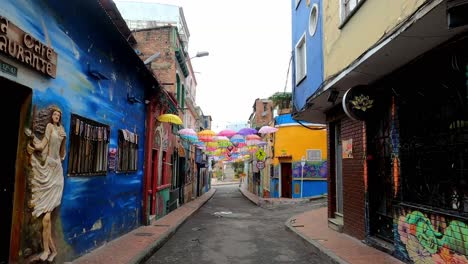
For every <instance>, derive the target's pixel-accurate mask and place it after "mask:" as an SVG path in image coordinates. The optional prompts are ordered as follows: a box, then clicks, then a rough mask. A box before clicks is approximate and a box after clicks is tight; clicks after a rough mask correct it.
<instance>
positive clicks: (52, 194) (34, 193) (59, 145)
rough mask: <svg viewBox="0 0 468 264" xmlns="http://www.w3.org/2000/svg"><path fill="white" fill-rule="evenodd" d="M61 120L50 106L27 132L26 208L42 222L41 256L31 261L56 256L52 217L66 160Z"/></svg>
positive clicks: (64, 136)
mask: <svg viewBox="0 0 468 264" xmlns="http://www.w3.org/2000/svg"><path fill="white" fill-rule="evenodd" d="M33 113H34V114H35V112H33ZM61 120H62V110H60V108H58V107H57V106H50V107H48V108H47V109H43V110H41V111H40V112H39V113H38V114H35V115H34V116H33V127H32V130H31V129H27V131H26V134H27V136H28V137H29V138H30V142H29V144H28V145H27V152H28V154H29V155H30V158H29V162H30V166H31V175H30V179H29V182H30V188H31V199H30V201H29V206H30V207H31V208H32V216H33V217H34V218H42V252H41V253H39V254H37V255H35V256H34V257H33V259H38V260H39V259H40V260H42V261H45V260H47V261H49V262H51V261H53V260H54V258H55V256H57V247H56V246H55V242H54V238H53V236H52V228H53V227H52V225H53V223H52V221H51V214H52V212H53V211H54V209H55V208H57V207H58V206H59V205H60V203H61V201H62V193H63V185H64V184H63V183H64V180H63V167H62V162H63V160H64V159H65V153H66V150H65V145H66V137H67V135H66V133H65V129H64V128H63V125H62V123H61ZM36 135H37V136H36Z"/></svg>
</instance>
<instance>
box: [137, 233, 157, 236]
mask: <svg viewBox="0 0 468 264" xmlns="http://www.w3.org/2000/svg"><path fill="white" fill-rule="evenodd" d="M152 235H153V233H135V236H152Z"/></svg>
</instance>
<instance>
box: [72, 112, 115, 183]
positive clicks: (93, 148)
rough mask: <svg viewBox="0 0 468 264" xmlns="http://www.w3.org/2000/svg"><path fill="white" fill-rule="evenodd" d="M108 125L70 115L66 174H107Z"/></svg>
mask: <svg viewBox="0 0 468 264" xmlns="http://www.w3.org/2000/svg"><path fill="white" fill-rule="evenodd" d="M109 138H110V127H109V125H105V124H102V123H99V122H96V121H94V120H91V119H88V118H86V117H82V116H79V115H77V114H72V115H71V122H70V147H69V151H68V155H69V159H68V168H67V170H68V176H99V175H107V168H108V147H109Z"/></svg>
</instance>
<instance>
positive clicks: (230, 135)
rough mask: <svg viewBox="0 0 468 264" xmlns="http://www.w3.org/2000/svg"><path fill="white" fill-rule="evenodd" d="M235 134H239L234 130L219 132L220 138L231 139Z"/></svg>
mask: <svg viewBox="0 0 468 264" xmlns="http://www.w3.org/2000/svg"><path fill="white" fill-rule="evenodd" d="M235 134H237V132H236V131H234V130H232V129H224V130H221V131H219V133H218V136H225V137H228V138H229V137H232V136H234V135H235Z"/></svg>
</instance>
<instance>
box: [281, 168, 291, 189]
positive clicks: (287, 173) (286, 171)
mask: <svg viewBox="0 0 468 264" xmlns="http://www.w3.org/2000/svg"><path fill="white" fill-rule="evenodd" d="M291 173H292V165H291V163H281V197H284V198H292V175H291Z"/></svg>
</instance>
